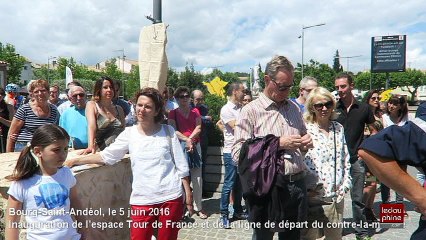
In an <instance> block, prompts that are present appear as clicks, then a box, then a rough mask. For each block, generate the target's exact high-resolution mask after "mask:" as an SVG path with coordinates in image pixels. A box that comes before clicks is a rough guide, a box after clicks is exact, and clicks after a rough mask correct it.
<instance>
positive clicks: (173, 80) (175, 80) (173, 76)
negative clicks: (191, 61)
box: [166, 68, 179, 89]
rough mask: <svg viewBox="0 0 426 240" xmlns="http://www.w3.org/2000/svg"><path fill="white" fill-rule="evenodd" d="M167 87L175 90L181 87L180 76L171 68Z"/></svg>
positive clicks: (168, 73) (168, 72)
mask: <svg viewBox="0 0 426 240" xmlns="http://www.w3.org/2000/svg"><path fill="white" fill-rule="evenodd" d="M166 85H167V86H170V87H172V88H174V89H176V88H177V87H178V86H179V74H178V73H177V72H176V71H175V70H174V69H173V68H169V69H168V71H167V83H166Z"/></svg>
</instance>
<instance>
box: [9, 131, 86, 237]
mask: <svg viewBox="0 0 426 240" xmlns="http://www.w3.org/2000/svg"><path fill="white" fill-rule="evenodd" d="M69 140H70V137H69V135H68V133H67V132H66V131H65V130H64V129H63V128H61V127H59V126H57V125H54V124H46V125H43V126H41V127H39V128H37V130H36V131H35V132H34V135H33V138H32V139H31V141H30V142H28V144H27V146H26V147H25V148H24V149H23V150H22V152H21V154H20V155H19V159H18V161H17V163H16V167H15V170H14V171H13V174H12V175H10V176H8V177H7V179H8V180H11V181H14V182H13V183H12V184H11V186H10V188H9V191H8V194H9V199H8V206H7V211H6V232H5V233H6V239H13V240H15V239H16V240H17V239H19V229H20V228H26V229H27V239H46V240H47V239H49V240H54V239H61V240H76V239H80V237H81V236H80V234H78V233H77V231H76V229H75V227H74V226H73V225H74V224H73V220H72V219H71V216H70V214H69V211H70V205H71V204H70V203H73V207H74V206H75V204H74V203H75V200H77V194H76V189H75V188H74V185H75V184H76V179H75V177H74V176H73V175H72V173H71V170H70V169H69V168H68V167H62V164H63V163H64V161H65V159H66V157H67V154H68V142H69ZM21 216H25V220H26V222H20V217H21ZM79 220H80V219H79Z"/></svg>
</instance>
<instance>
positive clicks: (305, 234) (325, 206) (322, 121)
mask: <svg viewBox="0 0 426 240" xmlns="http://www.w3.org/2000/svg"><path fill="white" fill-rule="evenodd" d="M335 106H336V102H335V100H334V97H333V95H332V94H331V93H330V92H329V91H328V90H327V89H325V88H322V87H318V88H315V89H313V90H312V91H311V92H310V93H309V97H308V99H307V100H306V103H305V121H306V128H307V130H308V134H310V135H311V137H312V141H313V144H314V147H313V148H312V149H309V150H308V152H307V153H306V155H305V162H306V165H307V167H308V175H307V178H306V185H307V186H306V187H307V190H308V197H309V198H310V201H309V205H310V206H309V210H308V220H309V221H312V222H313V221H318V222H322V223H323V224H324V228H322V229H320V228H307V229H303V230H302V232H301V238H300V239H304V240H306V239H317V238H320V237H322V236H325V238H326V239H341V238H342V227H340V228H339V227H335V226H334V227H331V226H329V225H328V224H329V223H332V222H333V223H342V222H343V208H344V198H345V193H346V192H347V191H349V189H350V188H351V186H352V183H351V177H350V173H349V171H350V167H351V165H350V163H349V152H348V148H347V145H346V141H345V135H344V129H343V126H342V125H341V124H340V123H338V122H336V121H332V119H334V118H335V113H334V108H335ZM315 200H317V201H315ZM327 226H329V227H327ZM337 226H340V225H337Z"/></svg>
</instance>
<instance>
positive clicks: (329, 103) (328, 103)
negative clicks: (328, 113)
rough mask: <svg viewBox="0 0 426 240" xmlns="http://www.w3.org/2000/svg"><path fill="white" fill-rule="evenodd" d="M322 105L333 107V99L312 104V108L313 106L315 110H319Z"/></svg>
mask: <svg viewBox="0 0 426 240" xmlns="http://www.w3.org/2000/svg"><path fill="white" fill-rule="evenodd" d="M324 107H326V108H327V109H330V108H332V107H333V101H328V102H325V103H317V104H314V108H315V109H316V110H317V111H319V110H321V109H323V108H324Z"/></svg>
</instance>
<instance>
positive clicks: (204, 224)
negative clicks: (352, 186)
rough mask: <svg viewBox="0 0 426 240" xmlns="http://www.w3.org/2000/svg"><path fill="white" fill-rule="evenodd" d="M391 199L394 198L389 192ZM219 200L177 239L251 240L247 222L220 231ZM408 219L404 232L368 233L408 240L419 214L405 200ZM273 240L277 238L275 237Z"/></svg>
mask: <svg viewBox="0 0 426 240" xmlns="http://www.w3.org/2000/svg"><path fill="white" fill-rule="evenodd" d="M409 172H410V174H411V175H415V172H416V170H415V169H412V168H410V169H409ZM392 194H393V195H392V198H391V199H395V196H394V193H393V191H392ZM219 201H220V195H219V194H216V195H214V196H213V197H212V198H208V199H204V201H203V206H204V208H205V209H206V211H207V212H208V213H209V214H210V217H209V218H208V219H207V220H202V219H200V218H198V217H197V216H194V219H195V222H194V225H192V226H191V227H186V228H184V229H182V230H181V231H180V232H179V239H182V240H183V239H188V240H189V239H194V240H204V239H232V240H239V239H241V240H243V239H244V240H245V239H247V240H248V239H251V234H252V230H251V229H250V227H249V226H248V223H247V221H236V222H233V223H232V229H222V228H220V226H219V217H220V214H219ZM404 203H405V206H406V209H407V213H408V215H409V216H408V217H407V218H405V228H403V229H381V230H380V229H378V230H380V231H377V230H374V229H371V231H370V234H371V235H372V238H373V239H377V240H404V239H409V238H410V235H411V233H412V232H414V230H415V229H416V227H417V222H418V219H419V214H418V213H417V212H415V211H414V210H413V208H414V207H413V206H412V204H411V203H409V202H408V201H405V202H404ZM379 205H380V194H376V201H375V204H374V207H375V212H376V213H379ZM351 217H352V212H351V199H350V196H349V194H348V195H347V196H346V198H345V211H344V221H346V222H351V220H352V219H351ZM274 239H278V238H277V236H275V238H274ZM342 239H344V240H349V239H355V234H353V229H345V230H344V231H343V237H342Z"/></svg>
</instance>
